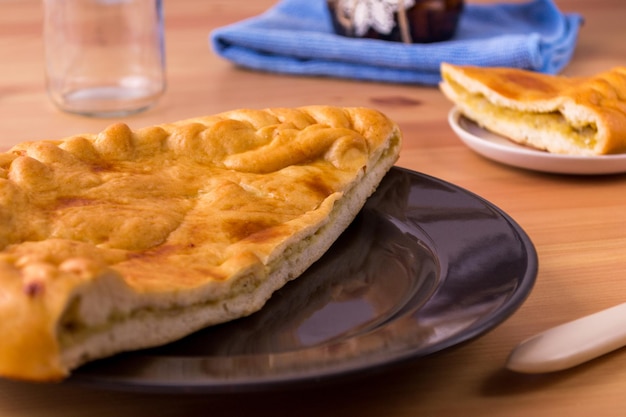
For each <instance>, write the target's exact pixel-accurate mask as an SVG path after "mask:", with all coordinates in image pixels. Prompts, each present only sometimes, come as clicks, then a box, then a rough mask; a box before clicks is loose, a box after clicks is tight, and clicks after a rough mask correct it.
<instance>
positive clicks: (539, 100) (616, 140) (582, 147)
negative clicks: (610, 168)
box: [440, 63, 626, 156]
mask: <svg viewBox="0 0 626 417" xmlns="http://www.w3.org/2000/svg"><path fill="white" fill-rule="evenodd" d="M441 75H442V79H443V81H442V83H441V84H440V87H441V90H442V91H443V92H444V94H445V95H446V96H447V97H448V98H449V99H450V100H451V101H452V102H454V103H455V104H456V106H457V107H458V109H459V110H460V111H461V113H462V114H463V115H464V116H466V117H467V118H469V119H471V120H473V121H475V122H476V123H478V124H479V125H480V126H482V127H484V128H486V129H488V130H490V131H492V132H495V133H498V134H500V135H502V136H505V137H507V138H509V139H511V140H513V141H515V142H517V143H520V144H523V145H528V146H531V147H534V148H537V149H541V150H545V151H548V152H552V153H560V154H570V155H586V156H594V155H604V154H615V153H623V152H626V67H617V68H613V69H611V70H609V71H606V72H603V73H600V74H596V75H594V76H590V77H566V76H563V75H547V74H540V73H536V72H532V71H527V70H521V69H515V68H494V67H475V66H459V65H451V64H447V63H444V64H442V66H441Z"/></svg>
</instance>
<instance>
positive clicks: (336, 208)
mask: <svg viewBox="0 0 626 417" xmlns="http://www.w3.org/2000/svg"><path fill="white" fill-rule="evenodd" d="M400 142H401V134H400V131H399V129H398V127H397V125H396V124H395V123H393V122H392V121H390V120H389V119H388V118H387V117H385V116H384V115H383V114H381V113H380V112H378V111H375V110H372V109H365V108H337V107H329V106H310V107H302V108H294V109H286V108H276V109H265V110H235V111H231V112H226V113H223V114H219V115H215V116H209V117H199V118H195V119H190V120H185V121H181V122H176V123H170V124H163V125H159V126H153V127H148V128H144V129H140V130H131V129H130V128H129V127H128V126H127V125H125V124H121V123H120V124H114V125H112V126H111V127H109V128H108V129H106V130H104V131H103V132H101V133H99V134H85V135H76V136H72V137H69V138H65V139H61V140H44V141H38V142H30V143H24V144H20V145H17V146H15V147H14V148H12V149H10V150H9V151H8V152H5V153H2V154H0V219H1V221H2V228H1V229H0V250H1V252H0V318H1V320H0V334H2V343H0V376H3V377H10V378H18V379H26V380H38V381H47V380H59V379H63V378H64V377H66V376H68V375H69V374H70V373H71V371H72V370H73V369H74V368H76V367H78V366H79V365H81V364H83V363H85V362H87V361H91V360H94V359H97V358H102V357H106V356H110V355H113V354H115V353H118V352H122V351H127V350H133V349H140V348H145V347H150V346H156V345H161V344H165V343H168V342H170V341H173V340H176V339H179V338H181V337H183V336H185V335H188V334H190V333H192V332H194V331H196V330H198V329H201V328H203V327H206V326H209V325H212V324H216V323H221V322H225V321H228V320H232V319H235V318H239V317H242V316H246V315H249V314H251V313H253V312H255V311H258V310H259V309H260V308H262V306H263V305H264V303H265V302H266V301H267V300H268V299H269V298H270V296H271V294H272V293H273V292H274V291H275V290H277V289H278V288H280V287H282V286H284V285H285V284H286V283H287V282H288V281H289V280H292V279H294V278H296V277H298V276H299V275H300V274H301V273H302V272H303V271H304V270H306V269H307V268H308V267H309V266H310V265H312V264H313V263H314V262H315V261H316V260H317V259H319V258H320V257H321V256H322V254H324V252H325V251H326V250H327V249H328V248H329V247H330V246H331V244H332V243H333V242H334V241H335V240H336V239H337V238H338V236H339V235H340V234H341V233H342V232H343V231H344V229H345V228H346V227H347V226H348V225H349V224H350V223H351V221H352V220H353V218H354V217H355V216H356V214H357V213H358V212H359V210H360V209H361V208H362V206H363V204H364V203H365V201H366V199H367V198H368V197H369V196H370V194H371V193H372V192H373V191H374V190H375V189H376V187H377V185H378V184H379V182H380V181H381V179H382V178H383V177H384V176H385V174H386V172H387V171H388V170H389V169H390V168H391V167H392V166H393V164H394V163H395V161H396V160H397V158H398V152H399V149H400Z"/></svg>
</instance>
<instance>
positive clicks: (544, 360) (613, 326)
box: [506, 303, 626, 373]
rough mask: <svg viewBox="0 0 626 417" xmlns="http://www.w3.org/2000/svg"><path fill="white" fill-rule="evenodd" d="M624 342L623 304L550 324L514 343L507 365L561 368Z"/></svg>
mask: <svg viewBox="0 0 626 417" xmlns="http://www.w3.org/2000/svg"><path fill="white" fill-rule="evenodd" d="M624 345H626V303H623V304H619V305H616V306H614V307H611V308H608V309H606V310H602V311H599V312H597V313H594V314H591V315H589V316H585V317H581V318H579V319H577V320H574V321H570V322H568V323H565V324H561V325H559V326H556V327H553V328H551V329H549V330H546V331H545V332H543V333H539V334H538V335H536V336H533V337H531V338H529V339H526V340H524V341H523V342H522V343H520V344H519V345H517V347H516V348H515V349H513V351H512V352H511V354H510V355H509V358H508V360H507V364H506V367H507V368H509V369H511V370H513V371H517V372H524V373H542V372H553V371H560V370H562V369H567V368H571V367H573V366H576V365H580V364H581V363H583V362H586V361H588V360H591V359H594V358H597V357H598V356H601V355H604V354H605V353H609V352H611V351H613V350H615V349H618V348H620V347H622V346H624Z"/></svg>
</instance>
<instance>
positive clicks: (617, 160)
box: [448, 107, 626, 175]
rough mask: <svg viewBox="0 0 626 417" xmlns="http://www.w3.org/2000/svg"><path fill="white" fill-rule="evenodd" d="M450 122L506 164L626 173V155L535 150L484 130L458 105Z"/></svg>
mask: <svg viewBox="0 0 626 417" xmlns="http://www.w3.org/2000/svg"><path fill="white" fill-rule="evenodd" d="M448 121H449V123H450V126H451V127H452V130H454V132H455V133H456V134H457V135H458V136H459V138H461V140H462V141H463V142H464V143H465V144H466V145H467V146H469V147H470V148H471V149H472V150H474V151H475V152H477V153H479V154H480V155H482V156H484V157H486V158H489V159H492V160H494V161H497V162H500V163H503V164H507V165H511V166H515V167H518V168H525V169H530V170H534V171H542V172H550V173H557V174H574V175H599V174H618V173H624V172H626V154H618V155H605V156H573V155H560V154H553V153H549V152H544V151H539V150H534V149H532V148H529V147H526V146H522V145H518V144H516V143H514V142H512V141H510V140H509V139H507V138H504V137H502V136H499V135H497V134H495V133H492V132H489V131H488V130H485V129H483V128H482V127H480V126H478V125H477V124H476V123H474V122H473V121H471V120H469V119H467V118H466V117H464V116H463V115H462V114H461V113H460V111H459V110H458V109H457V108H456V107H454V108H453V109H452V110H451V111H450V113H449V115H448Z"/></svg>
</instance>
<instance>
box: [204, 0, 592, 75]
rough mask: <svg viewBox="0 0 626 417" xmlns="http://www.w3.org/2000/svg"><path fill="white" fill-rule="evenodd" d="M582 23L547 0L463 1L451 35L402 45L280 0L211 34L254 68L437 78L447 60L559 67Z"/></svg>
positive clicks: (318, 6) (317, 3)
mask: <svg viewBox="0 0 626 417" xmlns="http://www.w3.org/2000/svg"><path fill="white" fill-rule="evenodd" d="M581 23H582V18H581V16H579V15H577V14H563V13H561V12H560V11H559V10H558V8H557V7H556V6H555V4H554V3H553V2H552V1H550V0H532V1H530V2H528V3H521V4H520V3H515V4H513V3H508V4H507V3H497V4H472V3H471V2H466V4H465V9H464V11H463V14H462V15H461V19H460V21H459V25H458V28H457V33H456V35H455V37H454V38H453V39H451V40H449V41H445V42H438V43H430V44H410V45H407V44H403V43H400V42H389V41H381V40H373V39H356V38H346V37H343V36H339V35H336V34H335V33H334V31H333V28H332V23H331V19H330V15H329V12H328V10H327V7H326V1H325V0H282V1H281V2H279V3H278V4H276V5H275V6H274V7H272V8H271V9H269V10H267V11H266V12H265V13H263V14H261V15H259V16H256V17H253V18H250V19H247V20H244V21H241V22H238V23H234V24H232V25H229V26H225V27H222V28H218V29H216V30H214V31H213V32H212V33H211V35H210V41H211V44H212V47H213V50H214V51H215V52H216V53H217V54H218V55H219V56H221V57H223V58H225V59H227V60H230V61H232V62H233V63H235V64H237V65H240V66H242V67H246V68H251V69H255V70H262V71H270V72H277V73H285V74H299V75H310V76H330V77H342V78H352V79H358V80H369V81H383V82H393V83H414V84H423V85H436V84H437V83H438V82H439V81H440V73H439V65H440V63H441V62H444V61H445V62H449V63H453V64H471V65H481V66H505V67H516V68H523V69H529V70H534V71H539V72H544V73H550V74H554V73H557V72H559V71H560V70H561V69H562V68H563V67H565V66H566V65H567V63H568V62H569V61H570V59H571V58H572V54H573V52H574V49H575V47H576V40H577V36H578V30H579V27H580V25H581Z"/></svg>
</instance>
